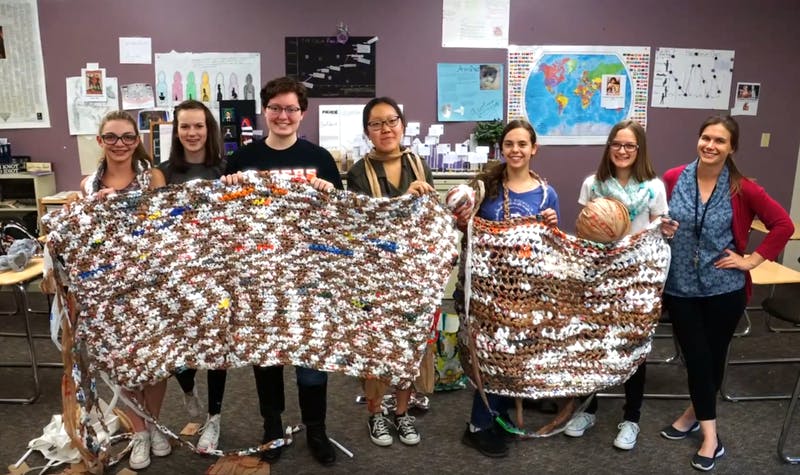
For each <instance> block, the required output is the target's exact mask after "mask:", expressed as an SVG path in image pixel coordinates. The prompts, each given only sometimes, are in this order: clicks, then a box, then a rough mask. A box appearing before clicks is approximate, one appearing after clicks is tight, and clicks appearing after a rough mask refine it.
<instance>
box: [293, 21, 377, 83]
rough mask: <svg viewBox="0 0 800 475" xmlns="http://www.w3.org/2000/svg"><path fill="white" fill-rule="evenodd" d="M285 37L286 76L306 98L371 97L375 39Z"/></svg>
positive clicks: (357, 37) (373, 81)
mask: <svg viewBox="0 0 800 475" xmlns="http://www.w3.org/2000/svg"><path fill="white" fill-rule="evenodd" d="M340 39H341V38H337V37H336V36H301V37H300V36H291V37H286V50H285V51H286V75H287V76H289V77H291V78H294V79H296V80H298V81H300V82H302V83H303V84H304V85H305V86H306V87H307V88H308V95H309V97H375V56H376V52H375V47H376V45H377V37H370V36H351V37H349V38H348V39H347V40H346V41H344V42H341V41H340Z"/></svg>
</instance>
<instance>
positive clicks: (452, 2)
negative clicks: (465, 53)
mask: <svg viewBox="0 0 800 475" xmlns="http://www.w3.org/2000/svg"><path fill="white" fill-rule="evenodd" d="M509 3H510V2H509V0H444V1H443V2H442V47H443V48H506V47H507V46H508V19H509V13H510V4H509Z"/></svg>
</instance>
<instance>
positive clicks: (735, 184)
mask: <svg viewBox="0 0 800 475" xmlns="http://www.w3.org/2000/svg"><path fill="white" fill-rule="evenodd" d="M717 124H719V125H721V126H723V127H725V130H727V131H728V133H729V134H731V148H732V149H733V151H732V152H731V153H729V154H728V156H727V157H725V166H727V167H728V174H729V175H730V181H731V187H730V193H731V196H733V195H735V194H736V193H738V192H739V190H741V189H742V180H743V179H744V175H742V172H740V171H739V168H738V167H737V166H736V162H734V161H733V152H735V151H737V150H739V123H738V122H736V119H734V118H733V117H731V116H729V115H712V116H711V117H709V118H708V119H706V120H705V121H703V124H702V125H701V126H700V130H699V132H698V133H697V136H698V137H700V136H701V135H703V132H704V131H705V130H706V127H708V126H710V125H717Z"/></svg>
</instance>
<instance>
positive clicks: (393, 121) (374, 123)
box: [367, 115, 400, 131]
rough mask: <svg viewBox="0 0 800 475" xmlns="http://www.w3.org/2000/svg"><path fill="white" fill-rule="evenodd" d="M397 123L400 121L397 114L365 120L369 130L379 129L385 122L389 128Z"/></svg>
mask: <svg viewBox="0 0 800 475" xmlns="http://www.w3.org/2000/svg"><path fill="white" fill-rule="evenodd" d="M399 123H400V116H399V115H395V116H392V117H389V118H388V119H386V120H373V121H371V122H367V128H368V129H369V130H374V131H378V130H381V129H382V128H383V126H384V124H385V125H388V126H389V128H390V129H391V128H392V127H397V124H399Z"/></svg>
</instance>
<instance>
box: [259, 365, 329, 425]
mask: <svg viewBox="0 0 800 475" xmlns="http://www.w3.org/2000/svg"><path fill="white" fill-rule="evenodd" d="M295 373H296V374H297V386H298V387H299V388H300V389H301V391H300V392H303V391H302V389H304V388H318V387H319V388H324V387H326V386H327V383H328V373H326V372H324V371H318V370H315V369H309V368H303V367H302V366H297V367H295ZM253 375H254V376H255V379H256V391H258V405H259V409H260V411H261V417H263V418H264V419H267V418H269V417H274V416H276V415H279V414H280V413H282V412H283V410H284V409H285V408H286V400H285V398H284V394H283V366H253ZM305 393H309V391H305ZM310 393H311V394H312V396H311V397H308V398H306V399H307V401H303V400H301V404H300V412H301V415H302V416H303V419H304V420H305V419H317V418H319V416H317V415H316V413H319V412H320V411H321V412H322V414H323V415H322V417H323V418H324V407H325V401H326V392H325V390H324V389H323V390H321V391H312V392H310ZM300 397H301V398H302V397H303V396H300ZM303 402H305V404H303ZM309 413H314V415H310V414H309Z"/></svg>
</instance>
